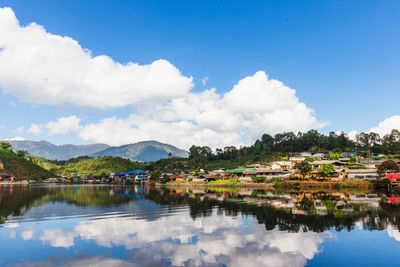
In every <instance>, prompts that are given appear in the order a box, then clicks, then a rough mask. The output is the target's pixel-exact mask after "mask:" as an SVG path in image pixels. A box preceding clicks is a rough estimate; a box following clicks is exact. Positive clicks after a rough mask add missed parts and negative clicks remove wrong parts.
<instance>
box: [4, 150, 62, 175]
mask: <svg viewBox="0 0 400 267" xmlns="http://www.w3.org/2000/svg"><path fill="white" fill-rule="evenodd" d="M0 163H1V164H0V172H6V173H9V174H12V175H13V176H14V177H17V178H18V179H24V180H31V179H33V180H37V179H44V178H49V177H52V176H54V175H55V174H54V173H52V172H51V171H49V170H48V169H45V168H43V167H41V166H39V165H37V164H35V163H34V162H32V161H31V160H29V159H27V158H25V154H24V153H23V152H14V151H12V150H11V148H10V147H8V146H7V145H4V144H3V145H2V146H1V147H0Z"/></svg>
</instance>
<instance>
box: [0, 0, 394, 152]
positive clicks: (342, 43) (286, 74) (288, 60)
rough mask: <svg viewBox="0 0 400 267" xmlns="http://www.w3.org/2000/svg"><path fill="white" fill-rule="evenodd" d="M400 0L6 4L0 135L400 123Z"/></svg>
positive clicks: (62, 138)
mask: <svg viewBox="0 0 400 267" xmlns="http://www.w3.org/2000/svg"><path fill="white" fill-rule="evenodd" d="M399 29H400V2H399V1H384V0H383V1H339V0H335V1H311V0H310V1H233V0H231V1H122V0H121V1H101V0H91V1H89V0H79V1H78V0H70V1H43V0H37V1H25V0H18V1H9V0H0V91H1V94H0V104H1V106H2V108H1V110H0V117H1V120H0V139H27V140H48V141H51V142H53V143H55V144H66V143H72V144H89V143H107V144H110V145H122V144H127V143H134V142H138V141H144V140H158V141H161V142H165V143H170V144H172V145H175V146H178V147H180V148H185V149H187V148H189V147H190V146H191V145H192V144H196V145H208V146H211V147H213V148H216V147H224V146H227V145H238V146H239V145H249V144H252V143H254V141H255V140H256V139H257V138H260V137H261V135H262V134H263V133H270V134H272V135H273V134H276V133H278V132H283V131H294V132H297V131H307V130H309V129H317V130H318V131H320V132H322V133H329V132H331V131H334V132H338V131H345V132H346V133H349V135H350V136H354V134H355V133H357V132H363V131H365V132H368V131H374V132H378V133H379V134H381V135H384V134H386V133H388V132H390V130H391V129H393V128H400V112H399V109H398V99H399V98H400V90H399V89H400V86H399V85H400V75H399V70H400V49H399V47H400V34H399Z"/></svg>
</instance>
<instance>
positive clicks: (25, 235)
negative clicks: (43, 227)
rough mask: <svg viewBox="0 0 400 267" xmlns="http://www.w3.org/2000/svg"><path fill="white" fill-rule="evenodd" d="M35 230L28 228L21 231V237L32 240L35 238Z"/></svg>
mask: <svg viewBox="0 0 400 267" xmlns="http://www.w3.org/2000/svg"><path fill="white" fill-rule="evenodd" d="M33 234H34V232H33V230H26V231H23V232H22V233H21V237H22V239H23V240H31V239H33Z"/></svg>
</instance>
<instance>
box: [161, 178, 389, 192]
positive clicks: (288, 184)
mask: <svg viewBox="0 0 400 267" xmlns="http://www.w3.org/2000/svg"><path fill="white" fill-rule="evenodd" d="M166 185H167V186H168V187H186V188H187V187H193V188H196V187H197V188H199V187H207V188H221V187H225V188H226V187H232V188H252V189H269V188H294V189H308V188H316V189H317V188H321V189H335V190H337V189H342V188H358V189H363V190H372V189H376V188H386V187H387V183H385V182H383V181H382V182H371V181H364V180H362V181H353V180H351V181H337V182H336V181H323V182H322V181H302V180H289V181H282V182H279V183H277V182H275V183H246V184H245V183H188V182H184V183H175V182H170V183H167V184H166Z"/></svg>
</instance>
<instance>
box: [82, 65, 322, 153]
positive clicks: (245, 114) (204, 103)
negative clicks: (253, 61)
mask: <svg viewBox="0 0 400 267" xmlns="http://www.w3.org/2000/svg"><path fill="white" fill-rule="evenodd" d="M137 110H141V111H142V112H141V113H139V112H136V113H134V114H131V115H130V116H128V117H127V118H122V119H121V118H116V117H111V118H106V119H103V120H101V121H100V122H98V123H92V124H88V125H86V126H84V127H83V129H82V131H80V133H79V136H80V137H81V138H82V139H84V140H91V141H95V142H101V143H107V144H112V145H121V144H126V143H131V142H136V141H143V140H148V139H155V140H159V141H162V142H167V143H173V144H175V145H178V146H180V147H183V148H188V147H190V145H192V144H198V145H208V146H211V147H214V148H215V147H221V146H225V145H232V144H233V145H245V144H249V143H251V142H254V140H255V139H257V138H260V136H261V135H262V134H263V133H265V132H268V133H271V134H275V133H278V132H282V131H306V130H309V129H311V128H320V127H323V125H324V123H321V122H319V121H318V120H317V119H316V118H315V116H314V111H313V110H312V109H310V108H308V107H307V106H306V105H305V104H304V103H302V102H300V101H299V100H298V98H297V97H296V95H295V90H293V89H291V88H289V87H287V86H285V85H284V84H283V83H282V82H280V81H277V80H273V79H269V78H268V76H267V74H266V73H265V72H263V71H259V72H257V73H255V74H254V75H253V76H248V77H246V78H244V79H242V80H240V81H239V82H238V84H236V85H235V86H234V87H233V89H232V90H231V91H229V92H227V93H225V94H223V95H221V94H218V93H217V92H216V89H214V88H213V89H209V90H205V91H203V92H200V93H189V94H187V95H186V96H185V97H180V98H175V99H172V100H171V101H169V102H165V103H158V104H157V103H150V104H148V105H146V104H142V105H138V107H137ZM143 110H145V112H143Z"/></svg>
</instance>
